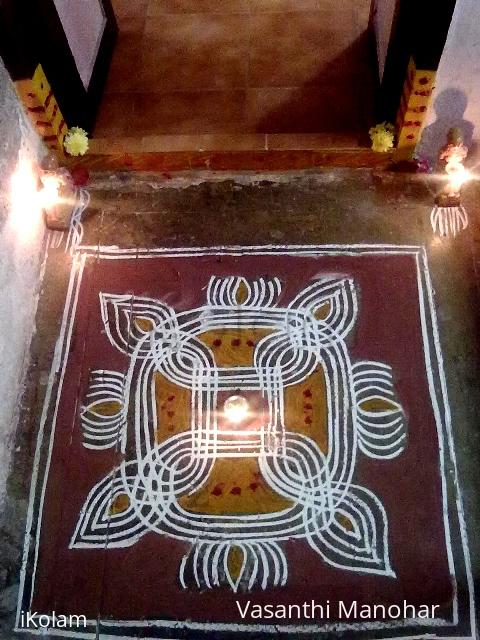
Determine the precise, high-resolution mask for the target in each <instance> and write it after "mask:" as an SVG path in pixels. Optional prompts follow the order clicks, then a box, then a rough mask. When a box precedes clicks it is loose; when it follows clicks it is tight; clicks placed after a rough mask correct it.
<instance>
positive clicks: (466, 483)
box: [0, 169, 480, 639]
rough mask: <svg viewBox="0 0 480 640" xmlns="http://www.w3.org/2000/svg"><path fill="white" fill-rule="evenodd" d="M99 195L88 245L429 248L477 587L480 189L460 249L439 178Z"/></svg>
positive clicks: (12, 586) (4, 524) (8, 564)
mask: <svg viewBox="0 0 480 640" xmlns="http://www.w3.org/2000/svg"><path fill="white" fill-rule="evenodd" d="M89 188H90V190H91V193H92V203H91V207H90V209H89V212H88V215H87V218H86V223H85V238H84V243H85V244H90V245H95V244H100V245H112V244H115V245H119V246H121V247H179V246H181V247H190V246H215V245H225V244H228V245H252V244H253V245H255V244H258V245H261V244H272V243H273V244H286V243H288V244H332V243H336V244H351V243H387V244H422V245H425V246H426V247H427V251H428V256H429V261H430V268H431V272H432V278H433V285H434V290H435V304H436V307H437V313H438V318H439V324H440V339H441V345H442V349H443V356H444V364H445V370H446V378H447V385H448V391H449V398H450V405H451V408H452V414H453V428H454V437H455V445H456V453H457V458H458V471H459V477H460V485H461V488H462V496H463V503H464V508H465V513H466V522H467V530H468V533H469V546H470V553H471V559H472V564H473V575H474V578H475V582H478V577H479V576H480V542H479V538H478V536H477V535H476V532H477V530H478V527H479V525H480V503H479V500H478V487H479V486H480V471H479V468H480V467H479V464H478V461H479V459H480V432H479V430H478V415H479V413H480V387H479V385H478V365H479V353H480V351H479V340H478V337H479V335H480V333H479V314H478V309H479V305H478V303H479V284H480V251H479V249H480V228H479V224H478V222H479V220H480V216H479V213H480V212H479V206H478V202H479V199H478V195H479V194H478V189H477V187H476V186H470V187H469V188H468V189H466V193H465V198H464V199H465V204H466V207H467V209H468V211H469V214H470V221H471V224H470V227H469V229H468V230H467V231H466V232H464V233H463V234H461V235H460V236H459V237H457V238H455V239H437V238H434V237H433V236H432V232H431V228H430V222H429V213H430V209H431V205H432V193H433V191H434V188H435V187H434V184H433V182H432V181H431V180H429V179H428V178H427V179H425V178H422V177H417V176H399V175H395V174H388V173H375V172H374V171H372V170H367V169H365V170H363V169H358V170H351V169H344V170H342V169H336V170H328V171H327V170H326V171H321V170H317V171H315V172H302V173H299V174H294V175H289V174H279V175H261V174H254V175H253V174H252V175H247V174H242V175H235V174H231V175H226V174H217V175H215V174H201V173H196V174H184V175H179V174H174V176H173V177H171V176H169V178H168V179H166V178H165V177H159V176H158V175H157V176H156V175H147V174H142V175H136V174H97V175H96V176H94V178H93V180H92V182H91V185H90V187H89ZM69 268H70V259H69V258H68V257H67V256H65V255H64V254H63V253H62V252H61V251H51V252H50V254H49V256H48V260H47V264H46V272H45V279H44V287H43V291H42V295H41V299H40V304H39V310H38V316H37V332H36V335H35V337H34V341H33V345H32V352H31V367H30V373H29V377H28V385H27V389H26V393H25V398H24V407H23V419H22V423H21V425H20V427H19V430H18V436H17V447H16V451H15V460H14V466H13V470H12V473H11V476H10V479H9V483H8V495H7V500H6V504H5V511H4V513H3V515H2V518H1V521H0V615H1V627H0V628H1V630H2V636H1V637H2V638H8V639H11V638H13V637H14V634H13V633H12V631H11V629H12V623H13V618H14V609H15V606H16V597H17V591H18V580H19V577H18V576H19V568H20V563H21V554H22V545H23V536H24V531H25V518H26V510H27V503H28V493H29V485H30V477H31V472H32V464H33V456H34V452H35V443H36V433H37V429H38V422H39V416H40V414H41V410H42V404H43V399H44V395H45V390H46V384H47V379H48V375H49V369H50V364H51V361H52V356H53V350H54V346H55V341H56V339H57V336H58V333H59V325H60V319H61V314H62V311H63V305H64V300H65V292H66V286H67V277H68V273H69ZM457 543H458V541H457ZM18 637H20V636H18ZM100 637H101V636H100ZM212 637H213V636H212ZM332 637H333V636H332ZM336 637H338V636H336ZM344 637H348V634H347V635H345V636H344ZM365 637H366V636H365ZM422 637H423V636H422Z"/></svg>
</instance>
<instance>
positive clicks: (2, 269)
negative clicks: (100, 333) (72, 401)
mask: <svg viewBox="0 0 480 640" xmlns="http://www.w3.org/2000/svg"><path fill="white" fill-rule="evenodd" d="M19 153H20V154H21V155H22V156H23V157H25V158H31V159H36V158H39V157H40V156H41V155H42V154H43V153H44V151H43V146H42V144H41V142H40V140H39V138H38V137H37V135H36V134H35V133H34V132H33V130H32V129H31V127H30V124H29V123H28V122H27V120H26V118H25V116H24V113H23V110H22V109H21V107H20V105H19V102H18V100H17V97H16V93H15V89H14V87H13V85H12V83H11V81H10V78H9V77H8V74H7V72H6V70H5V67H4V66H3V63H2V61H1V59H0V367H1V368H0V505H1V502H2V501H3V497H4V494H5V484H6V479H7V476H8V471H9V463H10V458H11V450H12V446H13V438H14V433H15V428H16V424H17V419H18V410H19V404H20V398H21V392H22V383H23V378H24V375H25V372H26V368H27V365H28V354H29V345H30V341H31V337H32V335H33V330H34V320H35V311H36V306H37V297H38V290H39V272H40V260H41V254H42V239H43V234H44V225H43V220H42V218H41V216H39V215H37V216H30V215H29V212H26V214H27V215H26V216H25V217H23V216H20V215H18V214H17V213H15V211H14V210H13V208H12V204H11V197H10V194H11V188H10V187H11V176H12V173H13V171H14V170H15V168H16V166H17V163H18V157H19Z"/></svg>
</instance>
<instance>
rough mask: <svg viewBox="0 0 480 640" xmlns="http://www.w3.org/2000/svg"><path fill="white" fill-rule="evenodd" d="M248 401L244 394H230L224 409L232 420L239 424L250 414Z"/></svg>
mask: <svg viewBox="0 0 480 640" xmlns="http://www.w3.org/2000/svg"><path fill="white" fill-rule="evenodd" d="M248 409H249V406H248V401H247V399H246V398H244V397H243V396H230V397H229V398H227V400H225V403H224V405H223V411H224V413H225V416H226V417H227V419H228V420H229V421H230V422H233V423H234V424H239V423H240V422H242V421H243V420H245V418H246V417H247V416H248Z"/></svg>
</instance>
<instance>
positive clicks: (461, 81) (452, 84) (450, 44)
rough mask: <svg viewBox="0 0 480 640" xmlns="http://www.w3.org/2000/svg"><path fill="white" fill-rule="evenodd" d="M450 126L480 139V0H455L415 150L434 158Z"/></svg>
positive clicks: (467, 140)
mask: <svg viewBox="0 0 480 640" xmlns="http://www.w3.org/2000/svg"><path fill="white" fill-rule="evenodd" d="M451 127H461V128H462V129H463V131H464V135H465V139H466V142H467V143H468V144H469V143H470V142H471V140H472V139H473V140H474V141H478V139H479V138H480V0H457V4H456V6H455V10H454V13H453V17H452V22H451V24H450V29H449V31H448V36H447V41H446V44H445V49H444V51H443V54H442V58H441V60H440V65H439V68H438V73H437V79H436V83H435V91H434V95H433V100H432V104H431V106H430V109H429V112H428V114H427V122H426V128H425V130H424V133H423V136H422V140H421V142H420V145H419V148H418V150H417V151H418V153H419V154H420V155H423V156H425V157H427V158H430V159H431V160H434V159H435V158H436V157H437V154H438V151H439V149H440V147H442V146H443V145H444V144H445V142H446V134H447V132H448V130H449V129H450V128H451Z"/></svg>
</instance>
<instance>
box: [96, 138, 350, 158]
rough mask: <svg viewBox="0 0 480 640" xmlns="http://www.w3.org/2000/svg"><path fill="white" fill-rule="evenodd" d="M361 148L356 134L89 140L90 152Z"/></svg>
mask: <svg viewBox="0 0 480 640" xmlns="http://www.w3.org/2000/svg"><path fill="white" fill-rule="evenodd" d="M358 148H362V145H361V143H360V135H358V134H332V133H311V134H310V133H299V134H290V133H271V134H270V133H268V134H260V133H245V134H218V133H215V134H197V135H159V136H138V137H134V136H132V137H121V138H95V137H94V138H92V140H90V153H92V154H111V153H143V152H147V153H152V152H176V151H200V152H202V151H268V150H282V151H284V150H300V151H304V150H307V151H310V150H317V149H358Z"/></svg>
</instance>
